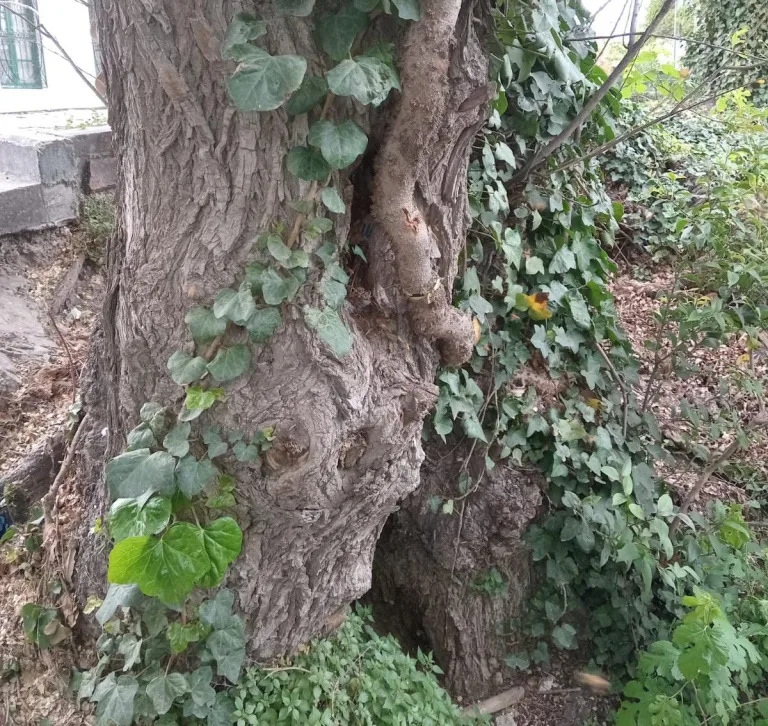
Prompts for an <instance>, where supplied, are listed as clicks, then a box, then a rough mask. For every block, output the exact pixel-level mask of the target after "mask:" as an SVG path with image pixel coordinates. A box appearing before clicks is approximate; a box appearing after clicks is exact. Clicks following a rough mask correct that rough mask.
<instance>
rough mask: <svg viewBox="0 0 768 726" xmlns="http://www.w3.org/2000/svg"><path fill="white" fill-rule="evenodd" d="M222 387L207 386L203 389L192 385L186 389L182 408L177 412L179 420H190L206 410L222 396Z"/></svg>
mask: <svg viewBox="0 0 768 726" xmlns="http://www.w3.org/2000/svg"><path fill="white" fill-rule="evenodd" d="M224 393H225V392H224V389H223V388H209V389H208V390H203V389H202V388H201V387H200V386H192V387H191V388H188V389H187V397H186V399H185V400H184V408H183V410H182V412H181V413H180V414H179V421H192V419H196V418H197V417H198V416H199V415H200V414H201V413H202V412H203V411H206V410H208V409H209V408H210V407H211V406H213V404H214V403H216V401H218V400H219V399H221V398H224Z"/></svg>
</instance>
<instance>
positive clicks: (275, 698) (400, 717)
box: [235, 608, 485, 726]
mask: <svg viewBox="0 0 768 726" xmlns="http://www.w3.org/2000/svg"><path fill="white" fill-rule="evenodd" d="M371 622H372V619H371V615H370V611H369V610H367V609H365V608H358V609H357V611H356V612H355V613H354V614H352V615H349V616H348V617H347V619H346V621H345V622H344V624H343V625H342V626H341V628H340V629H339V631H338V633H336V635H334V636H333V637H332V638H328V639H325V640H316V641H314V642H313V643H312V644H311V645H310V646H309V647H308V649H307V651H306V652H304V653H302V654H300V655H298V656H296V657H295V658H294V659H293V660H292V662H291V663H290V664H289V665H286V666H285V667H282V668H253V669H251V670H249V671H248V672H247V673H246V675H245V677H244V678H243V679H242V680H241V682H240V687H239V688H238V691H237V695H236V697H235V705H236V708H237V710H236V712H235V717H236V718H237V724H238V726H246V724H258V726H267V724H296V725H297V726H298V724H301V726H309V725H310V724H328V725H329V726H330V725H331V724H333V726H346V725H347V724H349V725H350V726H357V725H358V724H360V725H362V724H366V726H384V725H385V724H386V725H389V724H391V725H392V726H400V725H402V726H405V725H406V724H419V726H452V725H456V726H458V724H472V723H484V722H485V721H481V720H478V719H475V718H473V717H467V716H464V715H462V713H461V712H460V711H459V710H458V709H457V708H456V707H455V706H454V705H453V704H452V703H451V700H450V698H449V697H448V694H447V693H446V692H445V691H444V690H443V689H442V688H441V687H440V685H439V684H438V682H437V677H436V674H439V673H441V672H442V671H441V670H440V668H439V667H438V666H437V665H435V663H434V662H433V661H432V657H431V655H427V654H424V653H422V652H421V651H419V652H418V654H417V656H416V658H412V657H411V656H409V655H407V654H406V653H404V652H403V651H402V649H401V648H400V645H399V643H398V642H397V641H396V640H395V639H394V638H393V637H392V636H391V635H390V636H387V637H381V636H379V635H378V634H377V633H376V632H375V631H374V630H373V628H372V627H371V625H370V623H371Z"/></svg>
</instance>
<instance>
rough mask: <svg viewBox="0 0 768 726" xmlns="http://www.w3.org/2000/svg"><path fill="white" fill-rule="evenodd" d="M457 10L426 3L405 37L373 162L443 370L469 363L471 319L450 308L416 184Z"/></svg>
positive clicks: (427, 153)
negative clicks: (398, 93)
mask: <svg viewBox="0 0 768 726" xmlns="http://www.w3.org/2000/svg"><path fill="white" fill-rule="evenodd" d="M461 8H462V0H450V2H441V1H440V0H426V1H425V2H423V3H422V18H421V20H420V21H418V22H416V23H414V24H413V25H412V27H411V29H410V31H409V32H408V36H407V37H406V39H405V41H404V44H403V48H404V52H403V55H402V58H401V69H402V80H403V94H402V99H401V101H400V108H399V110H398V112H397V114H396V116H395V119H394V121H393V122H392V125H391V127H390V128H389V131H388V133H387V137H386V139H385V141H384V145H383V147H382V149H381V151H380V153H379V156H378V158H377V161H376V178H375V181H374V203H373V213H374V216H375V218H376V220H377V221H378V222H379V223H380V224H381V225H382V227H383V228H384V230H385V232H386V234H387V235H388V236H389V238H390V241H391V243H392V247H393V250H394V254H395V264H396V268H397V273H398V280H399V284H400V288H401V290H402V292H403V294H404V295H405V296H406V297H407V299H408V304H409V312H410V317H411V323H412V325H413V328H414V330H415V332H416V333H417V334H418V335H421V336H424V337H426V338H427V339H429V340H436V341H437V342H438V344H439V345H440V351H441V354H442V357H443V362H444V363H446V364H447V365H461V364H462V363H464V362H465V361H467V360H468V359H469V357H470V356H471V354H472V346H473V342H474V329H473V325H472V320H471V318H470V317H469V316H468V315H466V314H464V313H461V312H460V311H459V310H457V309H456V308H454V307H453V306H452V305H451V296H450V291H451V289H452V287H453V280H451V279H449V280H443V279H441V277H440V275H439V272H438V270H437V265H436V262H435V260H436V259H437V258H439V257H440V255H441V250H440V249H439V246H438V245H437V243H436V240H435V236H434V234H433V231H432V229H431V228H430V225H429V224H428V222H427V217H426V211H427V210H425V209H422V208H421V205H420V204H419V201H418V199H417V194H416V192H417V188H416V186H417V182H418V180H419V177H420V176H421V175H422V174H424V173H425V172H427V173H428V171H429V170H428V169H427V168H426V166H427V163H428V162H429V160H430V159H431V157H432V153H433V147H434V145H435V143H436V142H437V140H438V135H439V132H440V129H441V127H442V126H443V123H444V116H445V113H446V102H447V100H448V99H450V97H451V94H450V77H449V71H450V69H451V51H452V45H453V42H454V33H455V30H456V27H457V22H458V20H459V14H460V11H461ZM465 154H466V149H465V150H464V154H462V156H465Z"/></svg>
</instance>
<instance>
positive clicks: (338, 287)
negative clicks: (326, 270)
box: [322, 274, 347, 310]
mask: <svg viewBox="0 0 768 726" xmlns="http://www.w3.org/2000/svg"><path fill="white" fill-rule="evenodd" d="M322 291H323V300H325V303H326V305H328V307H330V308H333V309H334V310H338V309H339V308H340V307H341V305H342V303H343V302H344V299H345V298H346V297H347V287H346V285H344V283H341V282H339V281H338V280H334V279H333V277H331V276H330V275H328V274H325V275H323V280H322Z"/></svg>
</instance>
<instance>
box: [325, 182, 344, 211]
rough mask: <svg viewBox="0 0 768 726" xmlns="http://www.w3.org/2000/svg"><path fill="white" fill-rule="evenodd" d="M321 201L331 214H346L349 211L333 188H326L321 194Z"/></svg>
mask: <svg viewBox="0 0 768 726" xmlns="http://www.w3.org/2000/svg"><path fill="white" fill-rule="evenodd" d="M320 199H321V200H322V202H323V204H325V206H326V208H327V209H328V211H329V212H333V213H334V214H344V212H346V211H347V205H346V204H344V200H343V199H342V198H341V196H340V195H339V193H338V192H337V191H336V189H334V188H333V187H325V188H324V189H323V190H322V191H321V192H320Z"/></svg>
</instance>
